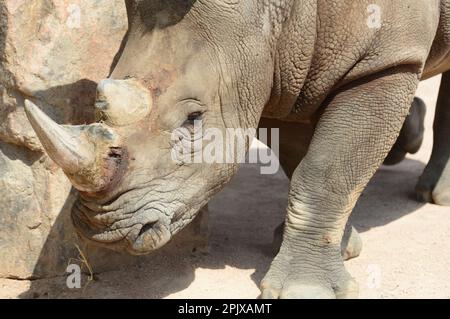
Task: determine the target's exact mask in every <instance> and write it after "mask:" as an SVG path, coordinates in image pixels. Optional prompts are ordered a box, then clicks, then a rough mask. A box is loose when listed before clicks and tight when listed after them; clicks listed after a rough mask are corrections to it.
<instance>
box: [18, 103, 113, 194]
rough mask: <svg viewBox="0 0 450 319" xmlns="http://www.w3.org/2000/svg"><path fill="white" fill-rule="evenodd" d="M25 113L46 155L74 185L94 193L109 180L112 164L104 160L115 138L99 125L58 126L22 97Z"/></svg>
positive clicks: (111, 173)
mask: <svg viewBox="0 0 450 319" xmlns="http://www.w3.org/2000/svg"><path fill="white" fill-rule="evenodd" d="M25 112H26V114H27V117H28V119H29V121H30V123H31V126H32V127H33V129H34V131H35V132H36V135H37V136H38V138H39V140H40V141H41V143H42V146H43V147H44V149H45V150H46V152H47V154H48V156H49V157H50V158H51V159H52V160H53V161H54V162H55V163H56V164H57V165H58V166H60V167H61V168H62V169H63V171H64V173H66V175H67V176H68V177H69V179H70V180H71V182H72V184H73V185H74V187H75V188H77V189H78V190H80V191H84V192H97V191H100V190H102V189H104V188H105V187H106V186H107V184H108V183H109V182H110V181H111V179H112V177H113V176H112V175H113V174H114V173H115V172H114V165H108V164H109V163H105V161H108V155H109V153H110V151H111V149H115V150H116V149H120V147H118V146H117V145H118V144H119V138H118V137H117V136H116V134H115V133H114V132H113V131H112V130H111V129H110V128H108V127H106V126H104V125H102V124H91V125H80V126H69V125H59V124H57V123H55V122H54V121H53V120H52V119H51V118H50V117H48V116H47V115H46V114H45V113H44V112H42V111H41V110H40V109H39V108H38V107H37V106H36V105H35V104H33V103H32V102H30V101H28V100H26V101H25Z"/></svg>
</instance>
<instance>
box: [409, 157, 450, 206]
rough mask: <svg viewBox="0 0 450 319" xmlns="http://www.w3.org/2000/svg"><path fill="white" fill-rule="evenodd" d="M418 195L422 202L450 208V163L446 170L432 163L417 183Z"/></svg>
mask: <svg viewBox="0 0 450 319" xmlns="http://www.w3.org/2000/svg"><path fill="white" fill-rule="evenodd" d="M440 166H441V167H442V166H443V165H440ZM416 194H417V198H418V200H420V201H424V202H429V203H434V204H437V205H441V206H450V161H449V162H448V163H447V165H445V167H444V169H442V168H440V169H439V165H433V163H432V162H430V163H429V164H428V166H427V167H426V168H425V171H424V172H423V174H422V176H421V177H420V179H419V182H418V183H417V186H416Z"/></svg>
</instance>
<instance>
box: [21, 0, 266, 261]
mask: <svg viewBox="0 0 450 319" xmlns="http://www.w3.org/2000/svg"><path fill="white" fill-rule="evenodd" d="M263 2H265V1H257V0H251V1H250V0H249V1H237V0H233V1H231V0H215V1H213V0H211V1H201V0H170V1H167V0H141V1H131V0H129V1H126V5H127V12H128V20H129V30H128V37H127V42H126V45H125V47H124V49H123V53H122V55H121V57H120V59H119V61H118V63H117V64H116V66H115V68H114V70H113V72H112V73H111V76H110V78H108V79H105V80H103V81H101V82H99V84H98V88H97V102H96V105H95V107H96V114H97V121H96V122H97V123H95V124H92V125H82V126H70V125H58V124H56V123H55V122H53V121H52V120H51V119H50V118H49V117H48V116H47V115H45V114H44V113H43V112H42V111H40V110H39V108H38V107H36V106H35V105H34V104H33V103H32V102H30V101H27V102H26V106H25V108H26V112H27V115H28V118H29V120H30V122H31V124H32V126H33V128H34V130H35V131H36V134H37V136H38V137H39V139H40V140H41V142H42V145H43V147H44V148H45V150H46V151H47V153H48V155H49V156H50V157H51V158H52V159H53V161H54V162H55V163H56V164H58V165H59V166H60V167H61V168H62V169H63V171H64V172H65V174H66V175H67V176H68V178H69V179H70V181H71V182H72V184H73V186H74V187H75V188H76V189H77V190H78V191H79V198H78V200H77V202H76V203H75V205H74V207H73V210H72V220H73V223H74V225H75V228H76V229H77V232H79V234H80V235H81V236H82V237H85V238H87V239H89V240H91V241H94V242H95V243H97V244H100V245H104V246H106V247H109V248H112V249H115V250H125V251H127V252H129V253H131V254H145V253H148V252H150V251H152V250H154V249H157V248H159V247H161V246H163V245H164V244H165V243H167V242H168V241H169V240H170V238H171V237H172V236H173V235H174V234H176V233H177V232H178V231H180V230H181V229H182V228H183V227H184V226H186V225H187V224H188V223H189V222H190V221H191V220H192V219H193V218H194V217H195V216H196V213H197V212H198V211H199V210H200V209H201V208H202V207H203V206H204V205H205V204H206V203H207V202H208V201H209V199H210V198H211V197H212V195H213V194H215V193H216V192H217V191H218V190H220V189H221V187H222V186H224V184H226V182H227V181H228V180H229V179H230V178H231V177H232V175H233V174H234V173H235V171H236V169H237V166H238V165H237V164H236V163H228V164H221V163H210V164H207V163H180V162H179V161H174V160H173V156H172V149H173V147H174V141H173V138H172V136H173V134H172V133H173V132H174V131H175V130H177V129H179V128H183V129H185V130H188V131H189V132H192V131H193V130H194V128H195V125H194V121H201V122H202V125H203V129H207V128H216V129H219V130H221V131H222V132H225V131H226V130H227V129H228V128H243V129H246V128H251V127H257V125H258V121H259V117H260V115H261V112H262V110H263V108H264V105H265V104H266V103H267V101H268V100H269V98H270V93H271V88H272V78H273V74H274V58H273V56H274V48H273V41H272V37H273V32H272V28H271V27H270V25H271V24H270V23H269V22H270V21H268V20H267V19H268V15H267V14H266V12H265V10H263V9H262V7H263V4H262V3H263ZM224 135H225V133H224ZM190 142H192V141H190ZM242 151H243V152H245V151H246V150H245V149H244V150H242Z"/></svg>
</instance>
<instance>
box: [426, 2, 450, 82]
mask: <svg viewBox="0 0 450 319" xmlns="http://www.w3.org/2000/svg"><path fill="white" fill-rule="evenodd" d="M448 70H450V0H441V17H440V21H439V28H438V31H437V33H436V38H435V40H434V42H433V46H432V48H431V52H430V56H429V58H428V61H427V65H426V68H425V73H424V77H423V78H424V79H427V78H430V77H432V76H434V75H437V74H440V73H443V72H445V71H448Z"/></svg>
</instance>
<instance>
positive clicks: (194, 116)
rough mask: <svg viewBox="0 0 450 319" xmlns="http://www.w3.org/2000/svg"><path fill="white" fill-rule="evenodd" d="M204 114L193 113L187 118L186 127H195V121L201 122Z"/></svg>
mask: <svg viewBox="0 0 450 319" xmlns="http://www.w3.org/2000/svg"><path fill="white" fill-rule="evenodd" d="M202 116H203V112H193V113H190V114H189V115H188V116H187V119H186V122H185V125H194V124H195V121H201V120H202Z"/></svg>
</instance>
